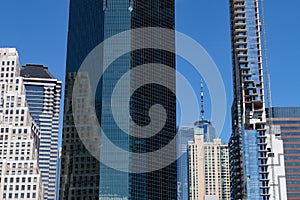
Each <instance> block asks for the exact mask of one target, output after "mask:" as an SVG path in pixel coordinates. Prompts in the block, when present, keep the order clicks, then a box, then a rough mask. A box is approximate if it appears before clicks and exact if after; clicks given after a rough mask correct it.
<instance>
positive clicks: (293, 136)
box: [268, 107, 300, 200]
mask: <svg viewBox="0 0 300 200" xmlns="http://www.w3.org/2000/svg"><path fill="white" fill-rule="evenodd" d="M271 113H272V117H271V118H272V124H274V125H278V126H280V131H281V137H282V139H283V149H284V162H285V176H286V186H287V199H288V200H296V199H300V159H299V155H300V148H299V145H300V107H273V108H272V112H271ZM268 118H269V117H268Z"/></svg>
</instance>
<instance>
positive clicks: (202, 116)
mask: <svg viewBox="0 0 300 200" xmlns="http://www.w3.org/2000/svg"><path fill="white" fill-rule="evenodd" d="M200 88H201V89H200V92H201V120H202V121H204V92H203V80H202V79H201V84H200Z"/></svg>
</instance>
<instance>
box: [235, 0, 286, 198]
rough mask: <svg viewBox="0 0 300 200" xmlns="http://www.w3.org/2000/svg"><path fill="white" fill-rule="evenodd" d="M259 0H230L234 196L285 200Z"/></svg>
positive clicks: (279, 140)
mask: <svg viewBox="0 0 300 200" xmlns="http://www.w3.org/2000/svg"><path fill="white" fill-rule="evenodd" d="M261 2H262V1H259V0H230V17H231V18H230V19H231V38H232V42H231V43H232V64H233V68H232V69H233V88H234V100H233V104H232V135H231V137H230V142H229V152H230V170H231V199H234V200H237V199H251V200H268V199H270V198H271V199H273V198H275V199H280V198H281V199H284V196H280V194H282V195H284V194H285V193H286V191H285V187H284V186H283V187H281V188H279V187H280V186H279V185H278V183H277V179H276V172H280V176H284V170H283V169H284V165H279V166H278V163H277V161H278V160H276V158H277V156H278V154H281V153H282V152H281V151H282V140H281V138H280V137H274V135H275V128H273V127H271V128H267V126H266V113H265V99H266V98H265V93H264V81H263V77H264V73H263V61H264V59H266V58H263V56H262V45H261V43H262V39H261V21H260V14H261V13H260V10H259V8H260V5H259V3H261ZM275 144H276V145H277V146H276V149H273V148H274V146H273V145H275ZM280 145H281V146H280ZM281 163H282V162H281ZM281 172H283V174H281Z"/></svg>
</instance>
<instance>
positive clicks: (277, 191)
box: [263, 125, 288, 200]
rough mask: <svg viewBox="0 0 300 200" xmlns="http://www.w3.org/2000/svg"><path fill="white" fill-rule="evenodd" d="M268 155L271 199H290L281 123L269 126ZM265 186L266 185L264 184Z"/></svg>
mask: <svg viewBox="0 0 300 200" xmlns="http://www.w3.org/2000/svg"><path fill="white" fill-rule="evenodd" d="M266 136H267V143H268V144H267V151H268V153H267V156H268V162H267V165H268V166H269V167H268V173H269V177H270V178H269V179H270V182H269V186H270V192H269V193H270V200H272V199H276V200H277V199H278V200H281V199H288V198H287V190H286V177H285V164H284V151H283V140H282V139H281V130H280V126H279V125H271V127H270V126H269V127H268V128H267V131H266ZM263 187H265V186H264V185H263Z"/></svg>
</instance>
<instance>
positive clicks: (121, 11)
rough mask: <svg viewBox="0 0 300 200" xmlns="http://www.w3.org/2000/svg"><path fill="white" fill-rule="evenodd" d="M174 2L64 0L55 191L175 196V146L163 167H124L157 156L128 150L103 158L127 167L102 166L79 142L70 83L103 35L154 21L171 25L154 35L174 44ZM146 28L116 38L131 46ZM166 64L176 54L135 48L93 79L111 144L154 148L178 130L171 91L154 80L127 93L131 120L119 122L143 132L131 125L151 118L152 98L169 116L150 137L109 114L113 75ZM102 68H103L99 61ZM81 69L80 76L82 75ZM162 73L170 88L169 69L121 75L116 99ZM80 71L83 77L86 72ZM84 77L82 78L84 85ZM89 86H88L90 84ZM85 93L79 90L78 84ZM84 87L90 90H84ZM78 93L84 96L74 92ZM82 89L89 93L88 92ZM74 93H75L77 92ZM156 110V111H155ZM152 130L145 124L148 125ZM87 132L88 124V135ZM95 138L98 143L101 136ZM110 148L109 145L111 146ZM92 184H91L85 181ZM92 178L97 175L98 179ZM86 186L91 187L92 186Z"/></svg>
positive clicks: (67, 194)
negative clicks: (60, 131)
mask: <svg viewBox="0 0 300 200" xmlns="http://www.w3.org/2000/svg"><path fill="white" fill-rule="evenodd" d="M174 11H175V8H174V1H173V0H172V1H166V0H155V1H146V0H141V1H133V0H131V1H124V0H117V1H110V0H104V1H99V0H93V1H88V3H87V2H86V1H79V0H71V1H70V17H69V33H68V51H67V74H66V90H65V111H64V128H63V146H62V157H61V181H60V198H61V199H68V198H71V197H74V198H79V197H87V195H89V198H92V199H99V198H100V199H122V200H123V199H139V200H141V199H176V198H177V165H176V161H175V160H176V146H175V145H173V148H172V150H170V152H169V155H168V156H169V157H170V158H171V159H173V158H174V159H173V160H174V162H173V163H172V164H170V165H169V166H166V167H163V168H162V169H158V170H155V171H151V172H147V173H129V171H130V169H131V167H132V166H134V167H135V168H138V167H141V168H144V167H145V165H146V166H147V167H149V168H151V167H155V165H156V162H158V161H157V160H156V161H155V160H153V161H152V160H147V161H146V162H144V161H142V160H133V159H132V157H123V158H122V159H113V158H114V156H112V157H111V159H112V160H109V157H108V158H107V157H106V158H107V159H108V161H111V162H114V164H116V163H118V166H121V167H123V169H128V172H126V171H124V172H121V171H118V170H115V169H113V168H111V167H109V166H107V165H104V164H100V163H99V162H98V159H99V157H98V158H94V157H93V156H92V155H91V154H90V153H89V152H88V151H87V149H86V148H85V147H84V145H83V143H82V142H81V140H80V138H79V136H78V133H77V130H76V127H75V124H74V119H73V118H72V117H73V115H72V112H73V111H72V89H73V84H74V80H75V78H76V76H78V74H77V72H78V69H79V67H80V65H81V63H82V61H83V60H84V58H85V57H86V56H87V55H88V53H89V52H90V51H91V50H92V49H93V48H94V47H96V46H97V45H98V44H100V43H101V42H102V41H103V40H104V39H108V38H110V37H111V36H113V35H115V34H118V33H121V32H122V31H127V30H131V29H135V28H143V27H160V28H168V29H171V32H172V33H171V34H170V35H168V37H163V38H158V39H157V40H153V41H156V42H157V43H158V44H167V45H168V46H170V47H171V48H172V50H175V32H174V26H175V17H174ZM151 37H152V33H151V32H148V33H146V34H145V35H130V36H129V39H128V38H124V40H123V41H119V43H118V44H119V45H121V46H122V45H123V46H122V48H123V47H124V48H125V47H126V45H128V44H130V46H132V48H134V46H138V45H139V42H140V41H144V39H147V38H148V39H149V38H151ZM115 50H117V49H114V44H106V45H105V46H104V47H103V54H101V55H100V56H103V59H102V60H100V61H99V63H98V64H99V65H98V66H95V67H99V66H100V68H101V66H102V65H103V63H106V62H107V60H109V58H110V56H111V55H110V54H111V53H110V52H114V51H115ZM149 63H154V65H160V64H165V65H168V66H169V67H171V68H173V69H174V68H175V55H174V53H171V52H167V51H162V50H156V49H151V48H148V49H140V50H134V51H132V52H130V53H127V54H125V55H122V56H120V57H119V58H117V59H116V60H115V61H114V62H113V63H112V64H111V65H110V66H109V67H108V68H107V69H106V71H105V73H104V74H103V76H102V79H101V81H100V83H99V85H98V86H97V87H98V88H97V93H96V97H95V107H96V113H97V117H98V121H99V124H100V125H101V128H102V129H103V131H104V132H105V133H106V136H107V137H108V138H109V140H110V141H111V142H112V143H113V144H115V145H116V146H118V147H120V148H122V149H124V150H126V151H129V152H134V153H146V152H153V151H155V150H158V149H160V148H162V147H164V146H165V145H167V144H169V142H170V141H171V140H172V139H173V138H174V137H175V135H176V98H175V94H173V93H172V92H171V91H170V89H167V88H165V87H162V86H160V85H158V84H147V85H145V86H143V87H140V88H139V89H138V90H136V91H134V93H133V95H132V97H131V99H130V115H131V120H129V118H128V119H123V121H122V122H121V123H122V124H123V126H124V127H126V129H127V130H129V132H130V133H133V134H134V135H136V134H141V135H143V134H145V133H143V132H141V130H140V129H139V128H136V126H134V124H136V125H138V126H146V125H148V124H149V123H150V121H149V116H148V111H149V109H150V108H151V107H152V105H154V104H160V105H162V106H163V107H164V108H165V110H166V112H167V119H166V123H165V126H164V127H163V128H162V130H161V131H160V132H159V133H157V134H156V135H155V136H153V137H151V138H147V139H145V138H139V137H133V136H128V133H125V132H124V131H123V130H121V129H120V128H119V127H118V125H117V124H116V122H115V119H114V118H113V115H112V111H111V108H112V105H111V96H112V92H113V89H114V87H115V85H116V84H117V82H118V80H119V79H120V78H121V77H122V75H124V74H125V73H127V72H129V70H132V69H134V68H135V67H137V66H141V65H144V64H149ZM97 70H99V71H101V69H99V68H97ZM84 76H85V75H84ZM150 76H151V77H161V78H162V80H163V81H168V82H169V84H170V85H171V87H172V89H173V90H172V91H175V88H176V87H175V74H172V73H171V74H170V73H168V74H167V72H163V71H158V70H153V71H152V72H151V74H150V75H149V74H147V73H144V74H143V73H142V74H139V75H133V74H131V76H130V78H127V79H126V80H125V82H126V84H125V85H126V86H125V87H124V88H123V91H122V92H123V93H122V94H118V95H119V96H117V98H118V99H121V98H122V97H123V96H124V95H126V94H125V93H126V92H131V90H132V89H133V88H135V87H136V86H137V84H138V83H139V82H140V80H142V79H144V80H146V79H147V78H151V77H150ZM89 77H91V76H89V75H88V74H86V79H89ZM88 85H89V84H88V83H87V88H89V86H88ZM90 87H93V86H92V85H90ZM83 92H84V91H83ZM87 93H88V92H87ZM79 96H84V95H83V94H79ZM86 96H89V94H87V95H86ZM78 99H79V98H78ZM154 117H159V116H158V115H156V116H154ZM149 131H151V130H149ZM86 135H88V130H87V134H86ZM99 144H100V142H99ZM101 147H102V149H101V151H100V157H102V158H104V157H105V156H106V155H108V153H109V152H106V151H105V150H106V149H105V148H104V147H105V145H102V146H101ZM110 153H111V152H110ZM84 181H85V182H87V183H93V184H92V185H90V184H84V183H85V182H84ZM97 181H98V182H97ZM90 191H91V192H90Z"/></svg>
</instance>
